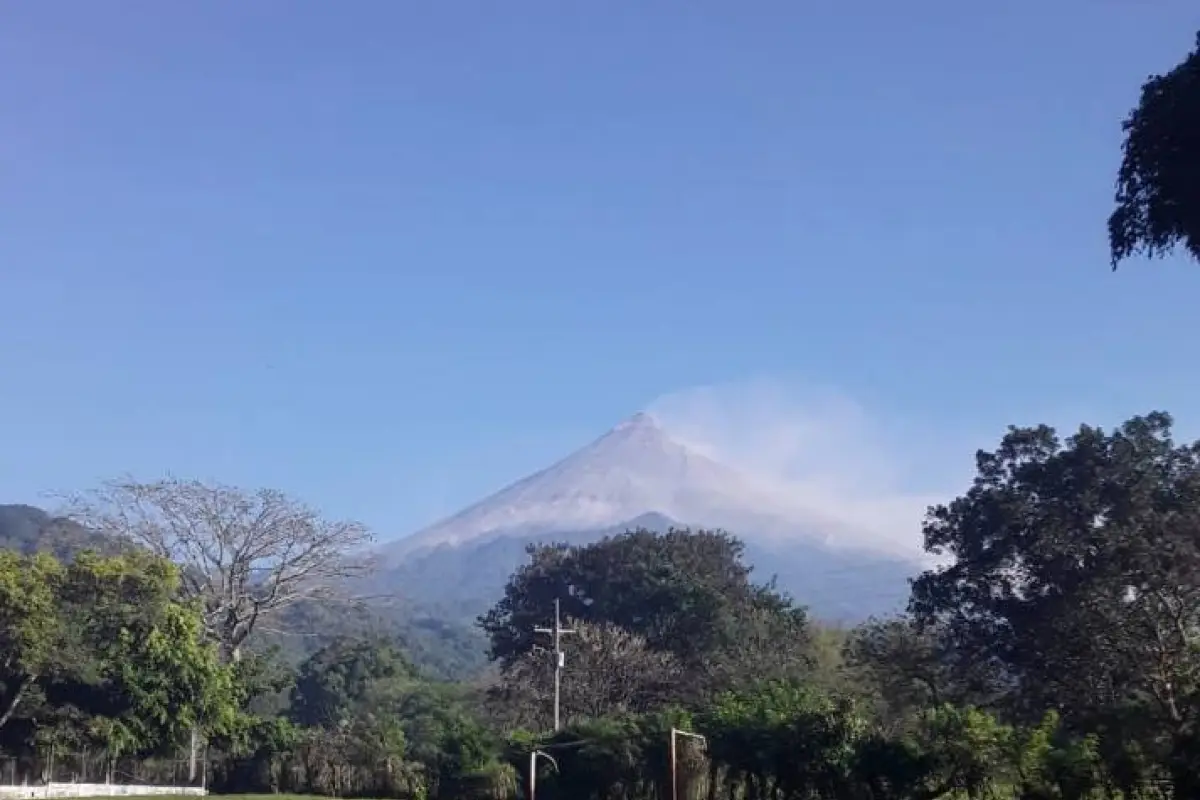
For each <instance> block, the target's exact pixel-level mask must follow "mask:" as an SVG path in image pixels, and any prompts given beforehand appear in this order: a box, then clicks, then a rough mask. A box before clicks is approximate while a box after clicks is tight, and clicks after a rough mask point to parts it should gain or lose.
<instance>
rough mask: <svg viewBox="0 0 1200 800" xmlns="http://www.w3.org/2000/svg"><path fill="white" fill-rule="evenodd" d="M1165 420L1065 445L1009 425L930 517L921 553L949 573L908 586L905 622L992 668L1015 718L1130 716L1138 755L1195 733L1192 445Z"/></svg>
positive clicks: (1198, 450)
mask: <svg viewBox="0 0 1200 800" xmlns="http://www.w3.org/2000/svg"><path fill="white" fill-rule="evenodd" d="M1171 424H1172V421H1171V417H1170V416H1169V415H1167V414H1165V413H1161V412H1155V413H1152V414H1149V415H1147V416H1145V417H1135V418H1133V419H1131V420H1129V421H1128V422H1126V423H1125V424H1124V425H1122V426H1121V427H1120V428H1118V429H1116V430H1114V431H1111V432H1105V431H1104V430H1102V429H1099V428H1092V427H1088V426H1084V427H1082V428H1080V430H1079V432H1078V433H1076V434H1075V435H1074V436H1072V437H1070V438H1068V439H1067V440H1066V441H1062V440H1060V439H1059V437H1058V436H1057V434H1056V433H1055V431H1054V430H1053V429H1052V428H1049V427H1047V426H1040V427H1037V428H1026V429H1019V428H1010V429H1009V432H1008V434H1007V435H1006V436H1005V437H1004V439H1003V440H1002V442H1001V444H1000V447H999V448H998V449H997V450H996V451H995V452H980V453H979V454H978V455H977V456H976V462H977V468H978V475H977V476H976V478H975V480H974V482H973V484H972V486H971V488H970V489H969V490H968V491H967V493H966V494H965V495H963V496H962V497H959V498H957V499H956V500H954V501H953V502H952V503H950V504H948V505H942V506H937V507H935V508H933V509H931V510H930V513H929V515H928V517H927V519H926V522H925V526H924V530H925V547H926V550H928V551H929V552H931V553H933V554H936V555H939V556H948V557H949V558H950V563H949V564H948V565H946V566H944V567H942V568H939V569H936V570H931V571H928V572H926V573H924V574H922V575H921V576H920V577H919V578H918V579H917V580H916V581H915V582H914V585H913V595H912V603H911V608H912V611H913V612H914V614H915V615H916V617H917V619H918V621H919V622H921V623H922V624H929V625H939V626H942V627H943V628H944V630H945V631H946V633H947V635H948V636H949V637H950V639H951V642H952V644H953V647H954V648H955V650H957V651H958V653H959V654H960V658H961V659H962V661H963V663H965V664H970V665H973V666H975V667H979V666H981V665H982V666H984V667H986V668H988V669H990V670H991V671H992V674H993V675H994V676H996V684H995V685H996V686H998V687H1000V688H1003V689H1004V690H1005V692H1006V695H1007V703H1006V706H1007V708H1008V709H1009V711H1010V713H1012V714H1015V715H1017V718H1023V719H1025V720H1026V721H1028V722H1030V723H1032V722H1035V721H1036V718H1037V717H1040V715H1041V713H1042V710H1044V709H1046V708H1060V709H1062V710H1063V713H1064V722H1065V723H1066V724H1068V725H1070V726H1074V727H1075V728H1077V729H1078V728H1084V727H1089V726H1091V727H1094V726H1096V725H1105V726H1112V725H1117V724H1124V723H1121V722H1120V720H1121V719H1122V717H1126V716H1127V711H1128V710H1136V713H1137V715H1138V718H1139V719H1141V720H1143V721H1144V722H1145V723H1146V724H1147V727H1145V728H1143V730H1142V735H1143V736H1145V737H1148V738H1144V739H1143V742H1144V744H1145V745H1146V746H1147V747H1151V748H1163V747H1166V748H1168V749H1169V748H1170V747H1172V746H1174V745H1173V743H1176V742H1178V741H1180V740H1181V737H1185V736H1186V735H1187V734H1188V732H1189V731H1190V730H1193V729H1194V726H1195V724H1196V722H1197V719H1196V715H1197V712H1198V711H1200V704H1198V702H1197V701H1200V649H1198V645H1200V444H1188V445H1177V444H1176V443H1175V442H1174V441H1173V440H1172V438H1171ZM1126 732H1132V729H1128V728H1127V729H1126ZM1121 738H1123V739H1125V740H1128V736H1127V735H1123V736H1122V737H1121Z"/></svg>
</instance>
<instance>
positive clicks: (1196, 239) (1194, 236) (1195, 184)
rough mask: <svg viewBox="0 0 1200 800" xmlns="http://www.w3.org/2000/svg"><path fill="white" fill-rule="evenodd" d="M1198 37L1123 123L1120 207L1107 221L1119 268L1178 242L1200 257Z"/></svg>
mask: <svg viewBox="0 0 1200 800" xmlns="http://www.w3.org/2000/svg"><path fill="white" fill-rule="evenodd" d="M1196 42H1197V46H1196V49H1195V50H1193V51H1192V52H1191V53H1190V54H1188V56H1187V58H1185V59H1184V60H1183V61H1182V62H1181V63H1179V64H1178V65H1177V66H1176V67H1175V68H1174V69H1172V70H1171V71H1170V72H1168V73H1167V74H1165V75H1154V76H1151V77H1150V78H1149V79H1148V80H1147V81H1146V82H1145V84H1143V85H1142V93H1141V100H1140V102H1139V103H1138V105H1137V107H1136V108H1134V109H1133V111H1132V112H1130V114H1129V116H1128V117H1127V118H1126V120H1125V122H1124V124H1123V126H1122V128H1123V130H1124V132H1125V142H1124V146H1123V150H1122V152H1123V157H1122V160H1121V168H1120V171H1119V172H1118V175H1117V191H1116V206H1117V207H1116V209H1115V210H1114V211H1113V212H1112V215H1111V216H1110V217H1109V218H1108V235H1109V248H1110V251H1111V255H1112V265H1113V269H1116V268H1117V266H1118V265H1119V264H1120V262H1122V261H1123V260H1125V259H1127V258H1129V257H1130V256H1133V255H1136V254H1138V253H1143V254H1145V255H1147V256H1150V257H1156V256H1162V255H1165V254H1167V253H1168V252H1170V251H1171V250H1173V249H1175V247H1176V246H1178V245H1182V246H1183V247H1184V249H1186V250H1187V252H1188V253H1190V254H1191V256H1192V257H1193V258H1195V259H1197V260H1200V35H1198V36H1197V40H1196Z"/></svg>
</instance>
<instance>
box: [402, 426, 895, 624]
mask: <svg viewBox="0 0 1200 800" xmlns="http://www.w3.org/2000/svg"><path fill="white" fill-rule="evenodd" d="M671 526H674V527H691V528H722V529H724V530H727V531H729V532H731V533H733V534H735V535H737V536H738V537H739V538H741V539H742V540H743V541H744V542H745V543H746V557H747V561H748V562H749V563H751V564H752V565H755V567H756V574H757V575H758V577H759V580H766V579H769V578H771V577H772V576H775V577H777V578H778V581H779V585H780V587H781V588H783V589H785V590H787V591H788V592H790V593H791V594H792V595H793V596H794V597H795V598H796V599H797V600H798V601H800V602H801V603H803V604H805V605H808V606H809V607H810V608H811V609H812V611H813V613H814V614H816V615H817V616H821V617H825V618H836V619H841V620H855V619H861V618H863V617H866V616H869V615H870V614H875V613H883V612H887V611H892V610H896V609H897V608H898V607H899V606H901V605H902V603H903V600H904V597H905V595H906V593H907V584H906V578H907V577H908V576H910V575H912V574H914V573H915V571H916V570H917V566H916V564H915V562H912V561H909V560H908V559H903V558H899V557H897V556H895V555H881V554H879V553H872V552H869V551H868V550H866V549H864V548H863V547H861V546H858V545H856V544H855V543H854V541H853V539H852V537H850V536H848V535H846V534H847V532H846V531H844V530H842V528H844V525H843V524H842V523H840V522H837V521H835V520H830V519H825V518H822V516H821V515H819V514H816V513H813V512H811V511H809V510H807V509H805V508H803V507H802V506H801V505H800V504H799V503H797V501H796V500H795V499H794V498H792V497H790V496H789V495H788V494H787V492H786V491H784V490H783V489H781V488H780V487H777V486H774V485H765V484H763V483H761V482H758V481H755V480H754V479H752V478H751V477H750V476H748V475H745V474H743V473H742V472H740V471H739V470H737V469H735V468H734V467H731V466H729V465H726V464H722V463H720V462H718V461H716V460H714V459H713V458H710V457H709V456H707V455H704V454H702V453H700V452H698V451H696V450H694V449H692V448H689V447H688V446H687V445H685V444H683V443H681V442H679V441H676V440H675V439H673V438H672V437H671V436H670V434H669V433H668V432H667V430H665V429H664V428H663V426H662V425H661V424H660V423H659V422H658V421H657V420H656V419H655V418H654V417H652V416H651V415H649V414H644V413H639V414H635V415H633V416H632V417H630V418H628V419H626V420H625V421H623V422H621V423H620V424H618V425H617V426H616V427H614V428H613V429H612V430H610V431H608V433H606V434H605V435H603V436H601V437H600V438H599V439H596V440H595V441H593V442H592V443H591V444H588V445H587V446H585V447H583V448H582V449H580V450H577V451H576V452H574V453H572V454H570V455H568V456H567V457H566V458H563V459H562V460H561V461H559V462H557V463H555V464H553V465H551V466H549V467H547V468H546V469H543V470H541V471H539V472H536V473H534V474H532V475H530V476H528V477H526V478H523V479H521V480H519V481H517V482H516V483H513V484H511V485H510V486H508V487H506V488H504V489H501V490H500V491H499V492H496V493H495V494H493V495H491V496H490V497H487V498H485V499H483V500H481V501H479V502H477V503H475V504H473V505H471V506H469V507H467V508H465V509H463V510H462V511H460V512H458V513H457V514H454V515H453V516H450V517H448V518H447V519H444V520H442V521H440V522H438V523H435V524H434V525H432V526H430V527H428V528H425V529H424V530H421V531H418V532H417V533H414V534H413V535H411V536H408V537H406V538H404V539H400V540H398V541H396V542H394V543H391V544H390V545H388V546H387V547H386V549H385V550H384V552H383V556H384V563H385V564H386V565H387V567H386V569H385V571H384V573H383V575H382V576H381V577H382V578H383V579H384V581H385V582H386V585H387V588H388V589H390V590H392V591H396V592H399V593H401V594H404V595H407V596H409V597H410V598H412V599H414V600H417V601H419V602H426V603H436V604H438V605H441V606H447V605H449V606H452V607H457V608H458V610H459V611H460V612H461V613H463V614H468V613H469V614H474V613H477V612H478V611H479V610H481V609H482V608H484V607H486V606H488V605H490V604H491V603H492V602H494V601H495V600H496V599H498V598H499V596H500V594H501V592H502V589H503V585H504V582H505V580H506V579H507V577H508V576H509V575H510V574H511V573H512V571H513V570H514V569H515V568H516V567H517V566H518V565H519V564H521V563H523V562H524V560H525V554H524V548H525V545H526V544H528V543H530V542H542V541H568V542H572V543H586V542H589V541H594V540H596V539H599V538H601V537H602V536H604V535H607V534H611V533H619V532H621V531H624V530H626V529H631V528H639V527H643V528H650V529H654V530H665V529H666V528H667V527H671Z"/></svg>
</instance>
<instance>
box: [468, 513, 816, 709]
mask: <svg viewBox="0 0 1200 800" xmlns="http://www.w3.org/2000/svg"><path fill="white" fill-rule="evenodd" d="M742 549H743V548H742V544H741V542H740V541H738V540H737V539H736V538H734V537H732V536H730V535H728V534H726V533H723V532H720V531H695V532H693V531H688V530H671V531H668V532H667V533H665V534H656V533H654V532H652V531H647V530H636V531H630V532H627V533H625V534H622V535H620V536H613V537H608V538H605V539H603V540H601V541H599V542H596V543H594V544H589V545H586V546H574V547H567V546H541V547H531V548H530V557H531V560H530V563H529V564H527V565H525V566H523V567H522V568H521V569H520V570H518V571H517V573H516V574H515V575H514V576H513V577H512V579H511V580H510V581H509V583H508V586H507V587H506V588H505V594H504V597H503V598H502V599H501V600H500V602H499V603H497V604H496V606H495V607H494V608H493V609H492V610H491V611H489V612H488V613H487V614H486V615H484V616H483V617H481V619H480V625H481V627H482V628H483V629H484V631H485V632H486V633H487V634H488V636H489V638H490V640H491V656H492V658H493V659H495V660H497V661H498V662H499V663H500V664H501V666H502V667H503V668H506V669H508V668H511V667H513V666H514V665H515V664H516V663H517V662H518V660H519V659H520V658H521V657H522V656H524V655H525V654H526V653H528V652H530V651H531V650H532V649H533V647H534V645H535V643H536V636H537V634H536V633H535V632H534V629H535V628H536V627H539V626H545V625H546V624H547V621H548V619H549V616H548V615H550V614H552V610H553V607H554V601H555V600H556V599H558V600H559V601H560V602H561V603H562V611H563V614H564V615H566V616H568V617H570V618H572V619H576V620H580V621H582V622H587V623H591V624H596V625H603V624H611V625H615V626H617V627H619V628H622V629H624V630H626V631H629V632H630V633H633V634H635V635H637V636H640V637H642V638H644V639H645V641H646V643H647V644H648V646H649V647H650V648H651V649H654V650H659V651H662V652H667V653H670V654H672V656H674V657H675V658H676V659H677V660H678V661H679V663H680V664H681V665H682V667H683V669H684V675H683V676H682V677H681V679H680V681H679V685H680V686H681V687H689V688H691V689H694V690H696V691H697V692H700V693H703V692H707V691H711V690H714V689H719V688H722V687H724V686H729V685H733V684H735V683H736V682H738V681H739V680H741V679H743V678H744V677H746V676H748V675H751V674H754V675H759V676H762V675H764V674H784V673H788V672H794V671H796V670H802V671H808V669H809V667H810V664H809V661H808V659H807V654H808V635H807V625H806V618H805V615H804V612H803V610H801V609H799V608H796V607H794V606H793V605H792V604H791V603H790V602H789V601H788V600H787V599H786V598H783V597H781V596H780V595H778V594H777V593H775V592H774V591H773V590H772V589H771V587H764V586H759V585H756V584H754V583H753V582H752V581H751V580H750V569H749V568H748V567H747V566H745V565H744V564H743V563H742V561H741V557H742Z"/></svg>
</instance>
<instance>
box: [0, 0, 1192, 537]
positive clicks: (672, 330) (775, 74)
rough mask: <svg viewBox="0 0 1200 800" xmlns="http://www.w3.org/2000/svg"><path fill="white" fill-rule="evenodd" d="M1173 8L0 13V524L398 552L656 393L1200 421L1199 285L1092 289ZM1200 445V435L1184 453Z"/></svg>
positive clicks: (300, 5) (1146, 283) (534, 6)
mask: <svg viewBox="0 0 1200 800" xmlns="http://www.w3.org/2000/svg"><path fill="white" fill-rule="evenodd" d="M1197 27H1200V13H1197V11H1196V6H1195V3H1194V2H1193V1H1192V0H1155V2H1131V1H1130V0H1056V2H1052V3H1046V2H1039V3H1034V2H1032V0H1009V1H1008V2H1003V3H965V2H959V1H955V2H951V0H925V1H921V0H917V1H916V2H908V3H896V2H884V1H883V0H874V1H873V2H841V3H797V2H785V1H784V0H777V1H766V2H757V3H735V2H709V1H704V2H693V3H686V4H682V3H661V2H562V0H538V1H529V2H505V3H497V2H414V3H402V2H395V0H379V1H378V2H371V1H369V0H354V2H341V3H330V2H315V1H312V2H300V1H299V0H258V1H257V2H253V3H234V2H224V3H216V2H193V3H163V2H155V1H152V0H144V1H143V2H122V1H120V0H108V1H107V2H85V0H74V2H65V1H64V2H58V3H48V2H26V3H9V4H6V5H5V7H4V9H3V11H2V12H0V308H2V309H3V312H2V313H0V381H2V389H3V391H2V392H0V502H3V501H10V502H18V501H32V502H38V501H39V500H40V498H39V494H40V493H41V492H44V491H47V490H64V489H77V488H86V487H87V486H89V485H91V484H93V483H95V482H96V481H97V480H99V479H101V478H103V477H106V476H109V475H112V474H114V473H120V472H123V471H132V472H134V473H135V474H137V475H140V476H146V477H150V476H154V475H157V474H160V473H162V472H164V471H166V470H174V471H176V472H178V473H181V474H183V475H189V476H190V475H195V476H199V477H211V478H219V479H222V480H225V481H229V482H233V483H239V484H246V485H250V486H257V485H271V486H276V487H279V488H283V489H286V490H288V491H291V492H293V493H295V494H298V495H300V496H302V497H304V498H305V499H308V500H311V501H313V502H314V503H317V504H319V505H321V506H322V507H324V508H327V509H328V510H329V511H330V513H334V514H338V515H352V516H358V517H360V518H363V519H364V520H365V521H367V522H369V523H371V524H372V525H374V526H375V527H377V528H378V529H379V530H380V532H381V533H383V534H385V535H393V534H399V533H405V532H408V531H409V530H410V529H412V528H413V527H415V526H416V525H418V524H420V523H424V522H427V521H429V520H430V518H431V517H433V516H436V515H438V514H440V513H442V512H445V511H449V510H452V509H453V508H454V507H455V506H457V505H458V504H460V503H463V502H466V501H469V500H473V499H475V498H476V496H477V495H479V494H480V493H482V492H484V491H487V490H489V489H494V488H496V487H497V486H498V484H500V483H503V482H505V481H506V480H507V479H509V478H512V477H516V476H518V475H519V474H521V473H522V472H524V471H526V470H527V469H531V468H534V467H538V466H541V465H542V464H543V463H544V462H545V461H546V460H547V459H548V458H550V457H553V456H555V455H557V454H559V452H560V451H561V450H562V449H563V448H564V447H571V446H573V445H575V444H579V443H581V440H586V439H587V438H588V437H589V436H591V435H592V434H595V433H599V432H602V431H603V430H604V429H605V428H607V427H608V426H609V425H610V424H612V423H613V422H615V421H616V420H618V419H620V418H621V417H624V416H625V415H627V414H629V413H631V412H633V411H634V410H636V409H638V408H640V407H643V406H645V405H646V404H647V403H650V402H652V401H653V400H654V398H656V397H658V396H659V395H661V394H663V393H666V392H672V391H676V390H680V389H684V388H687V387H692V386H702V385H707V384H712V383H727V382H731V381H732V382H737V381H741V380H746V379H750V378H754V377H757V376H775V375H791V376H795V375H801V376H803V377H804V379H805V380H807V381H810V382H813V383H816V384H820V385H823V386H833V387H837V388H838V389H839V390H840V391H844V392H846V393H848V394H849V395H851V396H853V397H855V398H856V399H858V400H859V401H861V402H862V403H864V404H865V405H867V406H869V407H870V408H872V409H876V410H878V411H879V412H880V413H881V414H885V415H886V414H890V415H892V417H893V418H896V419H900V418H910V419H917V418H919V419H921V420H923V421H924V422H925V423H926V424H931V423H932V424H934V425H938V424H942V423H944V424H946V425H948V426H959V427H976V428H977V427H979V426H984V427H987V426H991V427H990V428H987V429H988V430H994V431H995V433H996V434H997V435H998V434H999V432H1000V428H999V427H996V426H1002V425H1003V424H1005V423H1007V422H1010V421H1014V422H1016V421H1020V422H1031V421H1036V420H1035V419H1030V418H1029V417H1028V415H1029V414H1034V413H1038V411H1039V410H1041V409H1063V408H1077V407H1078V408H1084V407H1086V408H1087V409H1090V410H1092V411H1094V413H1096V414H1098V415H1101V417H1104V418H1105V419H1102V420H1101V421H1116V420H1117V419H1120V418H1122V417H1124V416H1127V415H1129V414H1132V413H1135V412H1138V411H1144V410H1148V409H1150V408H1155V407H1163V408H1166V409H1168V410H1171V411H1173V412H1175V413H1176V414H1177V416H1178V417H1179V418H1180V419H1181V421H1182V422H1187V420H1188V419H1189V418H1191V419H1193V420H1200V377H1198V373H1197V370H1196V365H1195V352H1196V350H1195V341H1196V336H1197V334H1198V331H1200V320H1198V318H1197V316H1196V313H1195V309H1196V308H1197V307H1198V303H1200V266H1191V265H1187V264H1184V263H1183V262H1175V263H1171V262H1168V263H1160V264H1156V265H1144V264H1141V263H1133V264H1130V265H1129V266H1128V267H1127V268H1123V269H1122V270H1121V271H1120V272H1118V273H1116V274H1115V275H1114V274H1112V273H1110V272H1109V271H1108V266H1107V263H1106V255H1107V253H1106V242H1105V230H1104V220H1105V217H1106V215H1107V213H1108V211H1109V204H1110V198H1111V194H1112V191H1111V187H1112V181H1113V176H1114V170H1115V167H1116V164H1117V160H1118V157H1119V151H1118V148H1119V143H1120V129H1119V122H1120V120H1121V118H1122V117H1123V116H1124V114H1125V113H1126V111H1127V110H1128V109H1129V107H1130V106H1131V105H1132V104H1133V102H1134V101H1135V99H1136V95H1137V89H1138V86H1139V84H1140V83H1141V81H1142V80H1143V79H1144V78H1145V76H1146V75H1147V74H1148V73H1150V72H1152V71H1160V70H1163V69H1165V68H1168V67H1170V66H1171V65H1172V64H1174V63H1175V62H1176V61H1177V60H1178V59H1179V58H1181V57H1182V56H1183V55H1184V54H1185V53H1186V52H1187V51H1188V49H1190V47H1191V45H1192V42H1193V37H1194V33H1195V30H1196V29H1197ZM1190 427H1193V428H1196V427H1200V426H1195V425H1193V424H1190Z"/></svg>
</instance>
